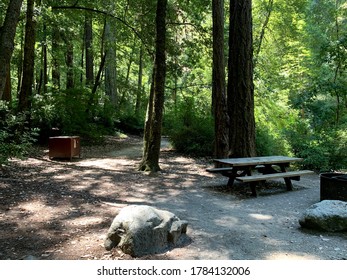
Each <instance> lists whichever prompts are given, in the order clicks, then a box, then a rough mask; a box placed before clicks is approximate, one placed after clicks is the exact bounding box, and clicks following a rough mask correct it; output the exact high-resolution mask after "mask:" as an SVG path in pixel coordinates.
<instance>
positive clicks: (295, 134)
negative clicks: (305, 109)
mask: <svg viewBox="0 0 347 280" xmlns="http://www.w3.org/2000/svg"><path fill="white" fill-rule="evenodd" d="M287 137H288V139H289V141H290V143H291V145H292V148H293V151H294V153H295V155H296V156H298V157H302V158H304V161H303V165H304V166H305V167H306V168H310V169H314V170H317V171H334V170H340V169H343V168H346V166H347V133H346V128H342V127H341V128H339V129H331V130H328V131H324V130H322V131H321V132H320V133H314V132H313V131H312V129H311V128H310V126H309V124H308V122H307V121H304V120H302V121H300V122H298V123H297V124H296V125H295V126H294V127H292V128H291V129H290V130H288V131H287Z"/></svg>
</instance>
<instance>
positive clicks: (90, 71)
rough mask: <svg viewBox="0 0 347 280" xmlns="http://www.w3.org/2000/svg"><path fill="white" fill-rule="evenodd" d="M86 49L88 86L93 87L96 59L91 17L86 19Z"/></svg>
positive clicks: (87, 16)
mask: <svg viewBox="0 0 347 280" xmlns="http://www.w3.org/2000/svg"><path fill="white" fill-rule="evenodd" d="M84 31H85V38H84V40H85V44H84V45H85V48H86V84H87V86H93V83H94V57H93V27H92V18H91V16H90V15H88V14H87V15H86V17H85V25H84Z"/></svg>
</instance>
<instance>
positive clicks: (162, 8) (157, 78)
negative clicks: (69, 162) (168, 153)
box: [139, 0, 167, 172]
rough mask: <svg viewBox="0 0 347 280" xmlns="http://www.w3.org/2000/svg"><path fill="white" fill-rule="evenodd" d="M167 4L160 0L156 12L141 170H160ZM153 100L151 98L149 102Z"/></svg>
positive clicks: (165, 1) (165, 0) (164, 0)
mask: <svg viewBox="0 0 347 280" xmlns="http://www.w3.org/2000/svg"><path fill="white" fill-rule="evenodd" d="M166 6H167V0H158V2H157V13H156V53H155V61H154V68H153V105H152V104H151V103H149V104H148V114H147V118H148V120H146V127H145V137H144V154H143V158H142V162H141V164H140V168H139V169H140V170H143V171H151V172H156V171H159V170H160V167H159V154H160V142H161V127H162V118H163V107H164V91H165V78H166V56H165V50H166ZM151 101H152V100H151V98H150V101H149V102H151Z"/></svg>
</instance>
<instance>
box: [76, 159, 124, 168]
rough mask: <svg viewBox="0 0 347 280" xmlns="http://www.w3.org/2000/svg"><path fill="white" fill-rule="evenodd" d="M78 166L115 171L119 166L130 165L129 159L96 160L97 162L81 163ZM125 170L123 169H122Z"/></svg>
mask: <svg viewBox="0 0 347 280" xmlns="http://www.w3.org/2000/svg"><path fill="white" fill-rule="evenodd" d="M77 165H78V166H82V167H97V168H104V169H106V170H107V169H111V170H115V169H117V167H118V166H121V167H123V166H127V165H129V159H112V160H110V159H95V160H88V161H81V162H79V163H78V164H77ZM122 169H123V168H122Z"/></svg>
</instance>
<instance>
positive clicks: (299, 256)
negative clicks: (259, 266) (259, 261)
mask: <svg viewBox="0 0 347 280" xmlns="http://www.w3.org/2000/svg"><path fill="white" fill-rule="evenodd" d="M265 260H319V258H318V257H317V256H315V255H311V254H305V253H301V252H286V251H283V252H268V253H266V254H265Z"/></svg>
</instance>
